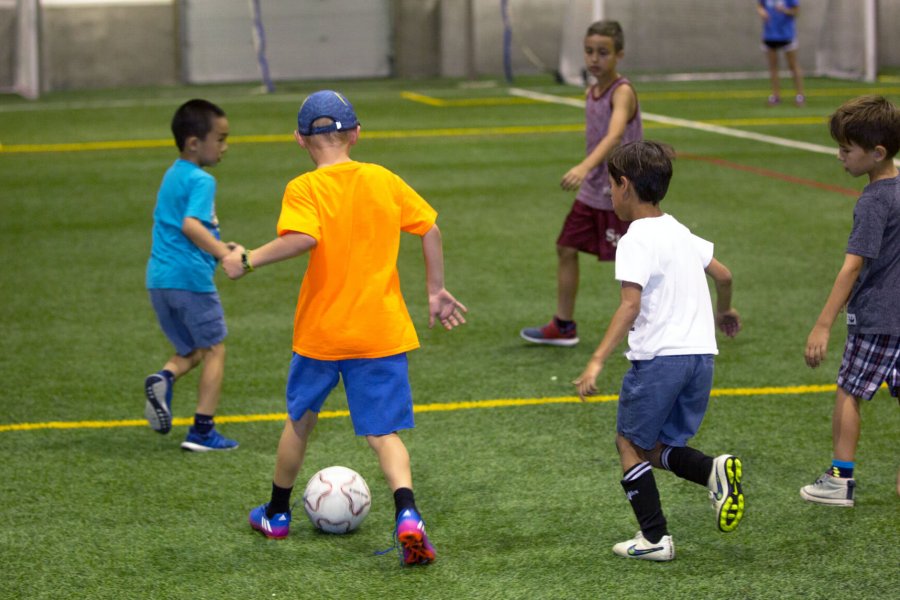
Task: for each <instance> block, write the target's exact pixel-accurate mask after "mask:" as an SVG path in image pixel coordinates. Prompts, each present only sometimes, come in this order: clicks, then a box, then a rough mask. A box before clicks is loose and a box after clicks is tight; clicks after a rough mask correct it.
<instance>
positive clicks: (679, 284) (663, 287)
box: [616, 214, 719, 360]
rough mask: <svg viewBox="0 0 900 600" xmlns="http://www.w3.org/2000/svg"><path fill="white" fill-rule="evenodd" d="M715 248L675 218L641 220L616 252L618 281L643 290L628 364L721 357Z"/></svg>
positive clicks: (631, 228) (620, 243) (634, 224)
mask: <svg viewBox="0 0 900 600" xmlns="http://www.w3.org/2000/svg"><path fill="white" fill-rule="evenodd" d="M712 258H713V244H712V243H711V242H708V241H706V240H704V239H702V238H699V237H697V236H696V235H694V234H692V233H691V231H690V230H689V229H688V228H687V227H685V226H684V225H682V224H681V223H679V222H678V221H677V220H675V218H674V217H672V216H671V215H667V214H664V215H662V216H660V217H651V218H644V219H637V220H636V221H633V222H632V223H631V225H630V226H629V228H628V233H626V234H625V235H623V236H622V239H621V240H619V245H618V247H617V249H616V279H617V280H619V281H628V282H631V283H636V284H638V285H640V286H641V288H642V290H641V312H640V314H639V315H638V317H637V319H636V320H635V322H634V326H633V327H632V328H631V331H630V332H629V334H628V346H629V350H628V352H626V353H625V356H626V357H627V358H628V359H629V360H649V359H651V358H654V357H656V356H672V355H681V354H718V353H719V351H718V348H717V347H716V329H715V319H714V318H713V310H712V300H711V299H710V294H709V285H708V284H707V281H706V273H705V270H706V267H707V266H708V265H709V263H710V261H711V260H712Z"/></svg>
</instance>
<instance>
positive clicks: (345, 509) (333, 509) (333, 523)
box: [303, 467, 372, 533]
mask: <svg viewBox="0 0 900 600" xmlns="http://www.w3.org/2000/svg"><path fill="white" fill-rule="evenodd" d="M371 505H372V497H371V495H370V494H369V486H367V485H366V480H365V479H363V478H362V475H360V474H359V473H357V472H356V471H354V470H353V469H348V468H347V467H327V468H325V469H322V470H321V471H319V472H318V473H316V474H315V475H313V476H312V479H310V480H309V483H307V484H306V490H305V491H304V492H303V507H304V508H305V509H306V515H307V516H308V517H309V520H310V521H311V522H312V524H313V525H315V526H316V527H317V528H319V529H321V530H322V531H326V532H328V533H347V532H348V531H353V530H354V529H356V528H357V527H359V525H360V523H362V522H363V520H364V519H365V518H366V515H367V514H369V507H371Z"/></svg>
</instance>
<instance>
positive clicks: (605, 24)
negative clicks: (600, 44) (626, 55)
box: [584, 21, 625, 52]
mask: <svg viewBox="0 0 900 600" xmlns="http://www.w3.org/2000/svg"><path fill="white" fill-rule="evenodd" d="M591 35H602V36H605V37H608V38H612V41H613V48H614V49H615V51H616V52H621V51H622V50H624V49H625V33H624V32H623V31H622V26H621V25H619V22H618V21H597V22H596V23H591V25H590V27H588V30H587V33H586V34H584V37H588V36H591Z"/></svg>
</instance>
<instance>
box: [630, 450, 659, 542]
mask: <svg viewBox="0 0 900 600" xmlns="http://www.w3.org/2000/svg"><path fill="white" fill-rule="evenodd" d="M622 488H623V489H624V490H625V497H626V498H628V501H629V502H631V509H632V510H633V511H634V516H635V517H637V522H638V525H640V527H641V533H643V534H644V538H645V539H646V540H647V541H648V542H650V543H651V544H656V543H657V542H659V540H661V539H662V537H663V536H664V535H668V534H669V531H668V529H666V517H665V516H663V512H662V504H660V501H659V490H658V489H656V479H654V478H653V469H652V468H651V467H650V463H649V462H642V463H640V464H638V465H635V466H634V467H632V468H630V469H628V471H627V472H626V473H625V475H623V476H622Z"/></svg>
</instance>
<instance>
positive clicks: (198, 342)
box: [148, 289, 228, 356]
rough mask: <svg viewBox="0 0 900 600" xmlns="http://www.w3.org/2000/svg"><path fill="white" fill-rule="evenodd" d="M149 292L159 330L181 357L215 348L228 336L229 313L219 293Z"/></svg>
mask: <svg viewBox="0 0 900 600" xmlns="http://www.w3.org/2000/svg"><path fill="white" fill-rule="evenodd" d="M148 291H149V292H150V303H151V304H152V305H153V310H155V311H156V318H157V320H158V321H159V326H160V328H162V330H163V333H165V334H166V337H167V338H169V341H170V342H172V345H173V346H175V353H176V354H178V355H179V356H187V355H189V354H190V353H192V352H193V351H194V350H198V349H200V348H210V347H212V346H215V345H216V344H218V343H220V342H222V341H223V340H224V339H225V336H226V335H228V329H227V328H226V327H225V313H224V311H223V310H222V303H221V301H220V300H219V294H217V293H216V292H212V293H206V294H204V293H199V292H189V291H187V290H158V289H151V290H148Z"/></svg>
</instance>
